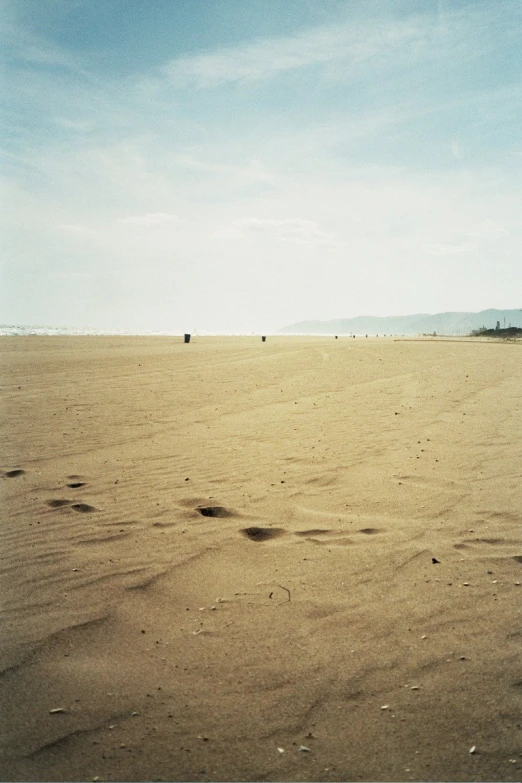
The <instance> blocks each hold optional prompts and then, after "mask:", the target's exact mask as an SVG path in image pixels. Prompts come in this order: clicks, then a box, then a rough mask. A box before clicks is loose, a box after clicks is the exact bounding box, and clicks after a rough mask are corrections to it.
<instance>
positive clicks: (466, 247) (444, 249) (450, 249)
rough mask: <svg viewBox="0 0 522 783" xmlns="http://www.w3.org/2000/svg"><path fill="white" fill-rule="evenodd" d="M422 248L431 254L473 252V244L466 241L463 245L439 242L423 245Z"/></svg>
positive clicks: (446, 254)
mask: <svg viewBox="0 0 522 783" xmlns="http://www.w3.org/2000/svg"><path fill="white" fill-rule="evenodd" d="M421 248H422V250H423V251H424V252H425V253H428V255H431V256H452V255H458V254H459V253H471V251H472V250H473V245H471V244H469V243H464V244H462V245H441V244H438V243H435V244H431V245H430V244H428V245H421Z"/></svg>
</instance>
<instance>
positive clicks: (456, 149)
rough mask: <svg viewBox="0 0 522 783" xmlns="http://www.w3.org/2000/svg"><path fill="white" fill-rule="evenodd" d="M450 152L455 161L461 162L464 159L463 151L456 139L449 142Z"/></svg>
mask: <svg viewBox="0 0 522 783" xmlns="http://www.w3.org/2000/svg"><path fill="white" fill-rule="evenodd" d="M451 152H452V153H453V157H454V158H455V159H456V160H462V158H463V157H464V149H463V147H462V145H461V144H460V143H459V141H457V139H453V141H452V142H451Z"/></svg>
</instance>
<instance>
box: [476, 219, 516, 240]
mask: <svg viewBox="0 0 522 783" xmlns="http://www.w3.org/2000/svg"><path fill="white" fill-rule="evenodd" d="M468 236H470V237H477V238H479V239H502V238H504V237H507V236H509V231H508V230H507V228H504V227H503V226H500V225H499V224H498V223H495V221H494V220H491V219H489V218H488V220H485V221H484V222H483V223H482V224H481V225H480V226H479V228H478V229H477V231H470V232H469V233H468Z"/></svg>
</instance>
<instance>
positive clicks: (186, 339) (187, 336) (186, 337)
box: [185, 334, 190, 343]
mask: <svg viewBox="0 0 522 783" xmlns="http://www.w3.org/2000/svg"><path fill="white" fill-rule="evenodd" d="M185 342H186V343H189V342H190V334H186V335H185Z"/></svg>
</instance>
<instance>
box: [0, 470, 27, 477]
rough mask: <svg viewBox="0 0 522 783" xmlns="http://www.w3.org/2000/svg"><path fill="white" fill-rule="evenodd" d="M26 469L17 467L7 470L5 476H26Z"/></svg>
mask: <svg viewBox="0 0 522 783" xmlns="http://www.w3.org/2000/svg"><path fill="white" fill-rule="evenodd" d="M24 475H25V470H22V469H21V468H16V470H7V471H6V472H5V473H4V476H5V477H6V478H16V477H17V476H24Z"/></svg>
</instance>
